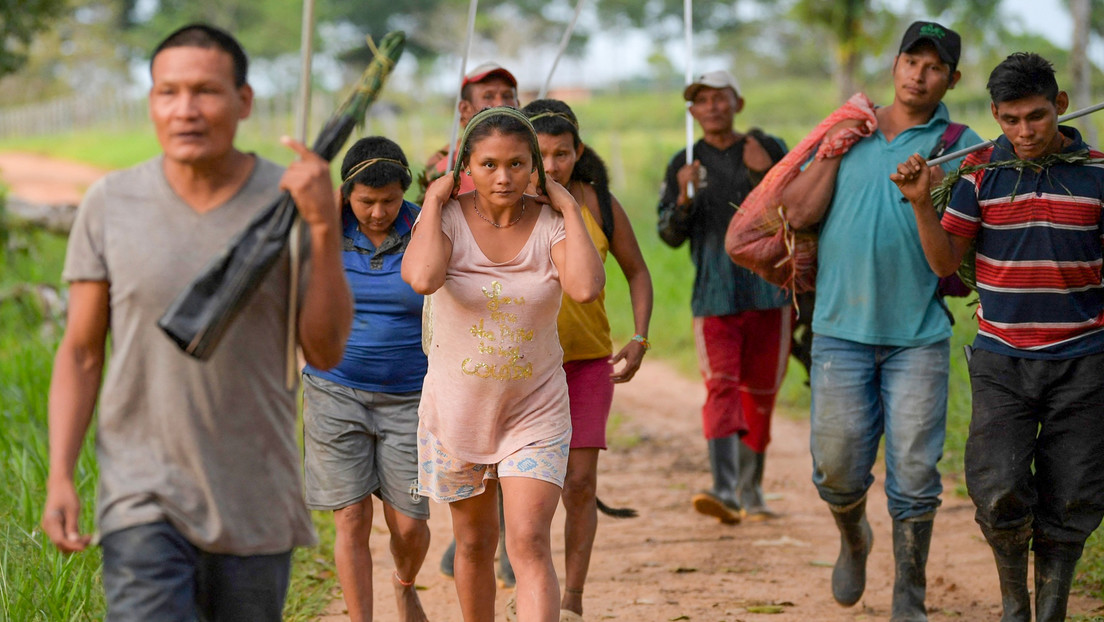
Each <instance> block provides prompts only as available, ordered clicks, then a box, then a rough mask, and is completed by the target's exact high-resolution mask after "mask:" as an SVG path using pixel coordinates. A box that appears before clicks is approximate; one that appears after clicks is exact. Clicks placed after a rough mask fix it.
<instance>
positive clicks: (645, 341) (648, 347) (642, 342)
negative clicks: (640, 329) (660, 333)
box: [630, 335, 652, 352]
mask: <svg viewBox="0 0 1104 622" xmlns="http://www.w3.org/2000/svg"><path fill="white" fill-rule="evenodd" d="M630 341H635V342H637V343H639V344H640V345H642V346H644V351H645V352H647V351H648V350H651V349H652V344H651V342H649V341H648V338H647V337H645V336H644V335H633V336H632V339H631V340H630Z"/></svg>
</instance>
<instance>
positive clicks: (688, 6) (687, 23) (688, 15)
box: [682, 0, 695, 199]
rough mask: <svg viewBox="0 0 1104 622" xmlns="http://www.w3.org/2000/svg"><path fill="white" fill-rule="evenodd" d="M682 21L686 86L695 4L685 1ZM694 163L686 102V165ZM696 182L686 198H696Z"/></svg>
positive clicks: (689, 75)
mask: <svg viewBox="0 0 1104 622" xmlns="http://www.w3.org/2000/svg"><path fill="white" fill-rule="evenodd" d="M682 21H683V29H684V31H685V36H686V86H690V84H691V83H692V82H693V81H694V23H693V22H694V4H693V0H683V2H682ZM693 163H694V117H692V116H690V102H686V165H687V166H690V165H691V164H693ZM694 181H695V180H693V179H692V180H690V183H689V184H686V197H687V198H689V199H693V198H694Z"/></svg>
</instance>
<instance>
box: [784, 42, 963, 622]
mask: <svg viewBox="0 0 1104 622" xmlns="http://www.w3.org/2000/svg"><path fill="white" fill-rule="evenodd" d="M960 48H961V41H960V39H959V36H958V34H957V33H955V32H954V31H951V30H948V29H946V28H944V27H943V26H940V25H939V24H935V23H931V22H916V23H914V24H912V25H911V26H909V28H908V30H907V31H906V32H905V36H904V38H903V40H902V41H901V47H900V49H899V52H898V55H897V57H896V58H895V59H894V61H893V85H894V98H893V103H892V104H890V105H888V106H884V107H881V108H878V109H877V111H876V115H877V120H878V128H877V130H876V131H875V132H874V134H873V135H871V136H869V137H867V138H864V139H862V140H860V141H859V142H858V143H856V144H855V145H854V146H853V147H852V148H851V149H850V151H848V152H847V153H846V154H844V155H843V156H840V157H836V158H827V159H823V160H815V161H813V162H811V163H810V164H809V165H808V166H807V167H806V168H805V170H804V171H802V173H801V174H800V175H798V177H797V178H795V179H794V181H793V182H792V183H791V184H790V185H789V186H788V187H787V189H786V191H785V193H784V194H783V204H784V205H785V206H786V216H787V218H788V220H789V221H790V224H791V225H792V226H794V227H795V228H804V227H809V226H811V225H813V224H815V223H818V222H819V223H820V226H821V229H820V238H819V249H818V274H817V283H816V290H817V303H816V310H815V312H814V314H813V335H814V337H813V351H812V360H813V366H812V377H811V384H812V393H813V397H812V406H813V408H812V420H811V425H812V435H811V436H812V437H811V446H812V447H811V448H812V454H813V483H814V484H816V486H817V490H818V492H819V493H820V496H821V498H822V499H824V500H825V501H827V502H828V505H829V507H830V508H831V510H832V513H833V516H834V517H835V520H836V525H837V527H838V528H839V531H840V555H839V558H838V559H837V560H836V565H835V569H834V570H833V572H832V595H833V596H834V597H835V599H836V601H837V602H839V603H840V604H841V605H844V606H850V605H853V604H854V603H856V602H858V600H859V598H861V597H862V593H863V590H864V589H865V585H866V558H867V555H868V554H869V552H870V548H871V545H872V544H873V534H872V532H871V529H870V525H869V524H868V523H867V520H866V492H867V490H868V489H869V488H870V485H871V484H872V483H873V482H874V476H873V475H872V474H871V468H872V467H873V465H874V461H875V459H876V457H877V453H878V443H879V440H880V438H881V436H882V434H883V433H884V434H885V439H886V449H885V466H886V483H885V491H886V496H887V497H888V498H889V512H890V515H891V516H892V517H893V553H894V558H895V560H896V577H895V581H894V586H893V612H892V618H891V619H892V620H894V621H900V622H904V621H921V620H927V615H926V613H925V607H924V595H925V585H926V581H925V574H924V573H925V567H926V565H927V557H928V546H929V544H930V543H931V531H932V522H933V519H934V518H935V511H936V508H938V507H939V504H940V499H939V495H940V493H941V492H942V484H941V482H940V477H939V471H938V469H937V468H936V463H937V462H938V461H939V459H940V457H942V454H943V441H944V436H945V427H946V417H947V375H948V369H949V337H950V335H951V326H950V322H949V321H948V318H947V315H946V313H945V312H944V310H943V308H942V306H941V301H940V300H938V299H937V296H936V293H935V292H936V285H937V282H938V279H937V278H936V276H935V274H934V273H933V272H932V271H931V269H930V268H929V267H928V264H927V261H926V260H925V259H924V253H923V249H922V248H921V246H920V243H919V241H918V238H917V232H916V222H915V219H914V218H913V215H912V209H911V207H910V205H909V203H908V201H907V200H906V199H904V198H903V197H902V196H901V194H900V192H898V191H897V188H896V186H895V185H894V184H893V182H891V181H890V179H889V175H890V174H891V173H894V172H896V170H897V169H896V167H897V163H898V162H900V161H902V160H904V159H907V158H908V156H910V155H912V154H913V153H916V152H920V153H923V154H927V153H928V152H929V151H931V150H932V148H933V146H935V145H936V144H937V143H938V142H940V141H941V140H942V138H943V136H944V133H945V131H946V129H947V126H948V123H949V117H948V114H947V108H946V106H944V105H943V103H942V101H941V100H942V99H943V96H944V94H946V92H947V90H948V89H950V88H953V87H954V85H955V83H956V82H958V79H959V77H960V74H959V72H958V71H957V70H956V65H957V64H958V59H959V52H960ZM856 123H857V122H855V121H843V122H841V123H840V124H839V127H837V128H832V129H830V130H829V131H828V135H827V138H831V137H832V136H833V135H834V134H835V133H836V132H837V131H838V130H839V129H842V128H843V127H847V126H854V125H855V124H856ZM980 141H981V139H980V138H979V137H978V136H977V134H975V133H974V132H972V131H969V130H967V131H966V132H965V133H964V134H962V136H961V137H960V138H959V139H958V140H957V141H956V143H955V144H953V145H948V146H947V147H948V148H950V149H957V148H961V147H966V146H969V145H972V144H976V143H978V142H980ZM957 164H958V163H957V162H949V163H947V164H946V165H945V166H946V169H945V170H951V169H953V168H954V167H955V166H957ZM934 177H935V178H937V179H936V181H933V183H937V181H938V179H941V178H942V171H936V172H935V175H934Z"/></svg>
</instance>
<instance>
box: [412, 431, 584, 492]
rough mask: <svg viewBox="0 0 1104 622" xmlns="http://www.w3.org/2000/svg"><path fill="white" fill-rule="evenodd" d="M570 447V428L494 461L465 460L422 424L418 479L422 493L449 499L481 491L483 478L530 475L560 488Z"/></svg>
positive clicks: (484, 482) (419, 441)
mask: <svg viewBox="0 0 1104 622" xmlns="http://www.w3.org/2000/svg"><path fill="white" fill-rule="evenodd" d="M570 450H571V429H570V428H568V430H567V431H566V432H564V433H563V434H561V435H559V436H557V437H555V438H551V439H547V440H543V441H537V442H535V443H530V444H528V445H526V446H525V447H522V448H521V449H519V450H517V451H515V452H514V453H512V454H510V455H509V456H506V457H505V458H503V459H502V461H500V462H499V463H498V464H476V463H474V462H466V461H464V460H461V459H460V458H457V457H455V456H453V455H452V454H450V453H449V451H448V450H447V449H445V447H444V445H442V444H441V442H440V441H439V440H437V437H436V436H434V435H433V433H432V432H430V431H429V430H427V429H426V427H425V426H419V427H418V459H419V461H420V467H421V468H420V469H419V471H418V480H419V482H420V489H421V492H422V494H423V495H426V496H428V497H431V498H432V499H434V500H436V501H439V502H442V503H451V502H453V501H460V500H462V499H469V498H471V497H474V496H476V495H481V494H483V491H484V490H486V488H487V486H486V480H488V479H501V478H503V477H530V478H533V479H539V480H541V481H545V482H549V483H552V484H555V485H557V486H559V487H560V488H563V483H564V477H565V476H566V475H567V458H568V455H569V452H570Z"/></svg>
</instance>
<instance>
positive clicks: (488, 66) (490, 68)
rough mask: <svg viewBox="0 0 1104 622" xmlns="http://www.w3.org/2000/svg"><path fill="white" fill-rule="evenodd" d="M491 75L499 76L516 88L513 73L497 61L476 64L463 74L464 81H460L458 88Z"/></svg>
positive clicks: (515, 79)
mask: <svg viewBox="0 0 1104 622" xmlns="http://www.w3.org/2000/svg"><path fill="white" fill-rule="evenodd" d="M491 76H500V77H501V78H503V79H504V80H506V81H507V82H509V83H510V86H512V87H514V88H515V89H516V88H517V78H515V77H514V74H512V73H510V72H509V71H507V70H506V68H505V67H503V66H502V65H499V64H498V63H483V64H481V65H478V66H477V67H476V68H475V69H472V70H471V71H469V72H468V73H467V75H465V76H464V81H463V82H461V83H460V88H464V87H465V86H467V85H469V84H476V83H479V82H482V81H484V80H486V79H487V78H489V77H491Z"/></svg>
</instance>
